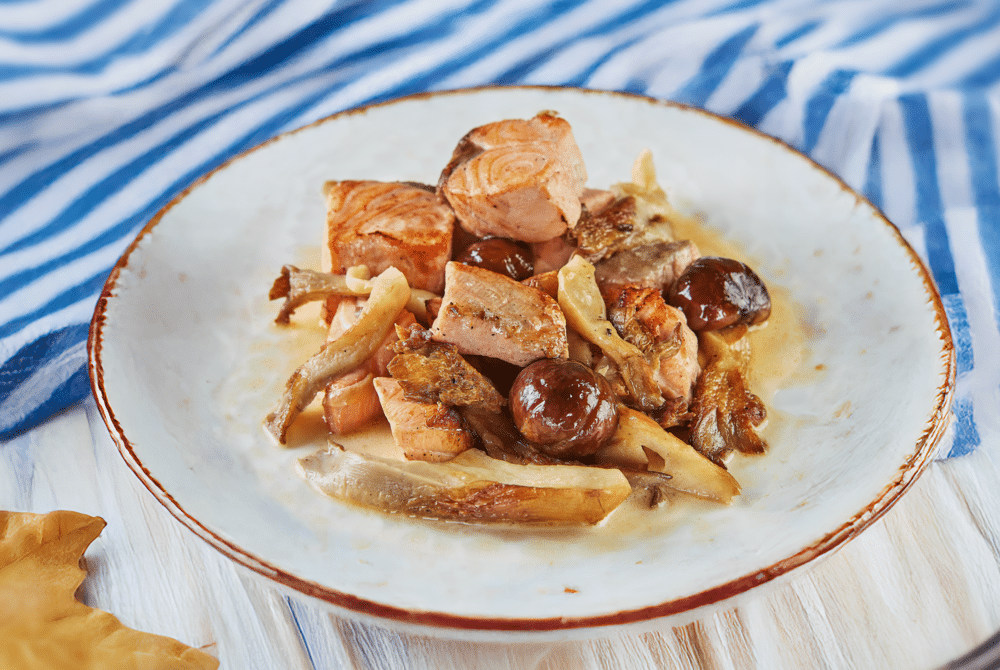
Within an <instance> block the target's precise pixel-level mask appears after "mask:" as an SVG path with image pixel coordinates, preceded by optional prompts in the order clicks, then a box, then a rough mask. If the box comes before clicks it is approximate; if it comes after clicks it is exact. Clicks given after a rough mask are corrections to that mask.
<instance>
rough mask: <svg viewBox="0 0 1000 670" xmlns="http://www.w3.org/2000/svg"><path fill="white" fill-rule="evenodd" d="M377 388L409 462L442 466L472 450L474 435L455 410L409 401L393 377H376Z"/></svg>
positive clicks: (395, 437) (386, 413)
mask: <svg viewBox="0 0 1000 670" xmlns="http://www.w3.org/2000/svg"><path fill="white" fill-rule="evenodd" d="M374 385H375V390H376V391H377V392H378V397H379V401H380V402H381V404H382V411H383V412H385V418H386V419H388V420H389V428H390V429H391V430H392V437H393V439H394V440H395V441H396V444H397V445H398V446H399V448H400V449H401V450H402V451H403V455H404V456H406V458H407V459H408V460H413V461H430V462H436V463H439V462H442V461H447V460H450V459H452V458H454V457H455V456H457V455H458V454H460V453H462V452H463V451H465V450H466V449H468V448H470V447H471V446H472V443H473V439H474V438H473V436H472V433H471V432H469V430H468V429H466V428H465V427H464V424H463V423H462V419H461V418H460V417H459V416H458V413H457V412H455V410H453V409H452V408H450V407H448V406H447V405H442V404H441V403H424V402H412V401H410V400H407V399H406V397H405V394H404V392H403V387H402V385H401V384H400V383H399V381H398V380H396V379H392V378H391V377H376V378H375V381H374Z"/></svg>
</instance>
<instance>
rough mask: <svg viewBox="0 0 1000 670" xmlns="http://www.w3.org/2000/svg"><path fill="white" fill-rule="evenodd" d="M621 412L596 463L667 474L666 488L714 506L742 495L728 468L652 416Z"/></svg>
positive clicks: (625, 409) (624, 409)
mask: <svg viewBox="0 0 1000 670" xmlns="http://www.w3.org/2000/svg"><path fill="white" fill-rule="evenodd" d="M618 412H619V414H618V430H617V432H616V433H615V435H614V437H612V438H611V441H610V442H609V443H608V444H607V445H606V446H605V447H604V448H602V449H601V450H600V451H599V452H597V454H595V458H596V461H597V463H599V464H601V465H606V466H613V467H620V468H623V469H627V470H648V471H651V472H661V473H664V474H668V475H670V479H669V480H667V481H664V482H663V484H664V485H665V486H669V487H670V488H673V489H675V490H677V491H682V492H684V493H689V494H691V495H694V496H698V497H699V498H705V499H706V500H713V501H715V502H720V503H729V501H730V500H732V497H733V496H735V495H737V494H739V492H740V485H739V483H738V482H737V481H736V479H735V478H734V477H733V476H732V475H731V474H729V472H728V471H727V470H726V469H725V468H723V467H721V466H719V465H717V464H715V463H713V462H712V461H710V460H709V459H708V458H706V457H705V456H703V455H702V454H700V453H698V452H697V451H695V450H694V448H692V447H691V445H689V444H687V443H686V442H684V441H683V440H681V439H680V438H679V437H677V436H676V435H674V434H672V433H670V432H668V431H666V430H664V429H663V428H661V427H660V425H659V424H657V423H656V421H654V420H653V419H651V418H650V417H649V416H647V415H646V414H644V413H642V412H637V411H635V410H633V409H629V408H627V407H620V408H619V410H618Z"/></svg>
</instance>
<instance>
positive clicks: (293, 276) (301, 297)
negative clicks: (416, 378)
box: [268, 265, 439, 324]
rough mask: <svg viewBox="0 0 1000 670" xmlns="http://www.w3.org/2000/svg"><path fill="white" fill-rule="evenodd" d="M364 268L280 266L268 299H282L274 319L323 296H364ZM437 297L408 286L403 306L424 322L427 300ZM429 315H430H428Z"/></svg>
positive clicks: (366, 286) (367, 284) (367, 290)
mask: <svg viewBox="0 0 1000 670" xmlns="http://www.w3.org/2000/svg"><path fill="white" fill-rule="evenodd" d="M369 277H370V275H369V274H368V269H367V268H366V267H365V266H363V265H358V266H354V267H352V268H349V269H348V271H347V273H346V274H342V275H338V274H330V273H329V272H317V271H316V270H302V269H299V268H297V267H295V266H294V265H286V266H284V267H282V268H281V275H279V276H278V278H277V279H275V280H274V285H273V286H271V291H270V293H268V298H269V299H270V300H279V299H281V298H284V299H285V302H284V304H283V305H282V306H281V310H280V311H279V312H278V316H277V317H275V319H274V322H275V323H280V324H286V323H288V321H289V318H290V317H291V315H292V314H293V313H294V312H295V310H296V309H298V308H299V307H301V306H302V305H305V304H306V303H309V302H314V301H316V300H326V299H327V298H329V297H330V296H367V295H369V294H370V293H371V292H372V282H371V281H370V280H369ZM435 299H439V297H438V296H437V295H435V294H434V293H431V292H430V291H425V290H423V289H410V298H409V302H408V303H407V305H406V308H407V309H408V310H409V311H410V312H412V313H413V314H414V316H416V317H417V318H418V319H420V320H421V321H422V322H424V323H428V322H429V315H428V303H429V302H430V301H432V300H435ZM430 318H433V317H430Z"/></svg>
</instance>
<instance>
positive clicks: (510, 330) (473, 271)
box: [431, 262, 569, 367]
mask: <svg viewBox="0 0 1000 670" xmlns="http://www.w3.org/2000/svg"><path fill="white" fill-rule="evenodd" d="M431 338H432V339H433V340H435V341H437V342H448V343H451V344H454V345H455V346H456V347H457V348H458V351H459V353H461V354H463V355H464V354H473V355H478V356H490V357H491V358H499V359H501V360H504V361H507V362H508V363H513V364H514V365H519V366H522V367H523V366H525V365H527V364H528V363H531V362H532V361H536V360H538V359H540V358H566V357H567V356H569V345H568V340H567V337H566V317H565V315H563V312H562V310H561V309H560V308H559V304H558V303H557V302H556V301H555V300H553V299H552V298H551V297H550V296H548V295H546V294H545V292H544V291H542V290H540V289H538V288H535V287H534V286H527V285H525V284H522V283H520V282H517V281H514V280H513V279H511V278H509V277H505V276H503V275H500V274H497V273H496V272H491V271H490V270H485V269H483V268H478V267H472V266H469V265H464V264H462V263H456V262H450V263H448V265H447V266H446V267H445V287H444V297H443V298H442V302H441V310H440V311H439V312H438V315H437V318H436V319H434V323H433V324H431Z"/></svg>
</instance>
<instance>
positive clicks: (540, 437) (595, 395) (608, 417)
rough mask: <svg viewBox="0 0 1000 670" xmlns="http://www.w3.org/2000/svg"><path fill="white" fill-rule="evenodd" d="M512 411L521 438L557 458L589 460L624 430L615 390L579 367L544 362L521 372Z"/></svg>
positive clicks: (557, 361) (514, 388)
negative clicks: (619, 420) (618, 428)
mask: <svg viewBox="0 0 1000 670" xmlns="http://www.w3.org/2000/svg"><path fill="white" fill-rule="evenodd" d="M510 409H511V414H512V415H513V417H514V425H515V426H517V429H518V430H519V431H521V434H522V435H524V436H525V437H526V438H528V439H529V440H531V441H532V442H534V443H535V444H537V445H538V448H539V450H540V451H542V452H544V453H546V454H548V455H549V456H555V457H557V458H582V457H584V456H589V455H590V454H592V453H594V452H595V451H597V450H598V449H599V448H600V447H601V446H602V445H603V444H604V443H605V442H607V441H608V440H609V439H610V438H611V436H612V435H614V432H615V429H616V428H617V427H618V405H617V401H616V398H615V394H614V391H612V389H611V384H609V383H608V380H607V379H605V378H604V377H602V376H601V375H599V374H597V373H596V372H594V371H593V370H591V369H590V368H588V367H587V366H586V365H584V364H583V363H578V362H576V361H568V360H562V359H542V360H540V361H535V362H534V363H532V364H531V365H529V366H528V367H526V368H524V369H523V370H521V372H520V374H518V376H517V378H516V379H515V380H514V385H513V386H512V387H511V389H510Z"/></svg>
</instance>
